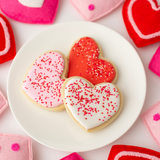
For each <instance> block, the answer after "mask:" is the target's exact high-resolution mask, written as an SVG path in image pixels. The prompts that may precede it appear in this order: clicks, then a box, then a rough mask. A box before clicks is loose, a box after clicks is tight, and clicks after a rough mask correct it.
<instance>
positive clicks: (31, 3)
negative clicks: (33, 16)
mask: <svg viewBox="0 0 160 160" xmlns="http://www.w3.org/2000/svg"><path fill="white" fill-rule="evenodd" d="M18 1H19V3H21V4H22V5H24V6H27V7H33V8H41V7H42V5H43V3H44V0H18Z"/></svg>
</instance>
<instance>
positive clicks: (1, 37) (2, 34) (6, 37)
mask: <svg viewBox="0 0 160 160" xmlns="http://www.w3.org/2000/svg"><path fill="white" fill-rule="evenodd" d="M15 55H16V44H15V39H14V34H13V31H12V27H11V25H10V23H9V22H8V20H7V19H6V18H5V17H4V16H3V15H2V14H0V64H1V63H4V62H7V61H9V60H12V59H13V58H14V57H15Z"/></svg>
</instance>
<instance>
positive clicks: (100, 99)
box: [63, 77, 121, 130]
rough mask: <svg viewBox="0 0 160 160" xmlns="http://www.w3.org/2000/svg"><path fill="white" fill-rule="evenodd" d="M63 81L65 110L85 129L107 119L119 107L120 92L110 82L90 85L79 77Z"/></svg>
mask: <svg viewBox="0 0 160 160" xmlns="http://www.w3.org/2000/svg"><path fill="white" fill-rule="evenodd" d="M65 83H66V82H65ZM65 83H64V85H65V86H64V88H65V89H64V93H63V99H64V100H65V102H64V103H65V105H66V106H67V107H66V108H67V111H68V110H69V112H70V113H71V115H72V116H73V117H74V119H75V120H76V121H77V122H79V123H80V124H81V126H83V127H84V128H85V129H86V130H89V129H92V128H94V127H97V126H99V125H101V124H103V123H104V122H106V121H108V120H109V119H110V118H111V117H112V116H113V115H115V114H116V112H117V111H118V110H119V108H120V103H121V102H120V101H121V98H120V93H119V91H118V90H117V88H116V87H115V86H114V85H113V84H111V83H102V84H98V85H96V86H94V87H92V84H90V83H89V82H88V81H86V80H85V79H82V78H81V77H74V78H70V79H68V80H67V83H66V84H65Z"/></svg>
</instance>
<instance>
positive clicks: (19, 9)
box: [0, 0, 59, 24]
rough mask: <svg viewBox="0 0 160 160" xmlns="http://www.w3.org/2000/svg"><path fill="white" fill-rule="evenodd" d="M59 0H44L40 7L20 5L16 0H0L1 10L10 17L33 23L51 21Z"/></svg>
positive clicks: (47, 22)
mask: <svg viewBox="0 0 160 160" xmlns="http://www.w3.org/2000/svg"><path fill="white" fill-rule="evenodd" d="M58 3H59V0H45V1H44V3H43V6H42V7H41V8H30V7H26V6H24V5H22V4H21V3H19V2H18V0H0V7H1V10H2V11H3V12H4V13H5V14H6V15H7V16H8V17H10V18H12V19H14V20H17V21H20V22H24V23H35V24H50V23H53V21H54V19H55V16H56V13H57V9H58Z"/></svg>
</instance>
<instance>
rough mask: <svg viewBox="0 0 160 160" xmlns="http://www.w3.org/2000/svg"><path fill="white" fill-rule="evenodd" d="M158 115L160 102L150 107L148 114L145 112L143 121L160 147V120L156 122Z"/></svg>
mask: <svg viewBox="0 0 160 160" xmlns="http://www.w3.org/2000/svg"><path fill="white" fill-rule="evenodd" d="M157 113H160V101H159V102H157V103H156V104H154V105H153V106H152V107H150V108H149V109H148V110H147V111H146V112H144V113H143V115H142V119H143V122H144V124H145V125H146V127H147V128H148V130H149V132H150V133H151V135H152V136H153V138H154V139H155V140H156V142H157V143H158V145H159V147H160V120H157V121H155V120H154V116H155V115H156V114H157Z"/></svg>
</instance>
